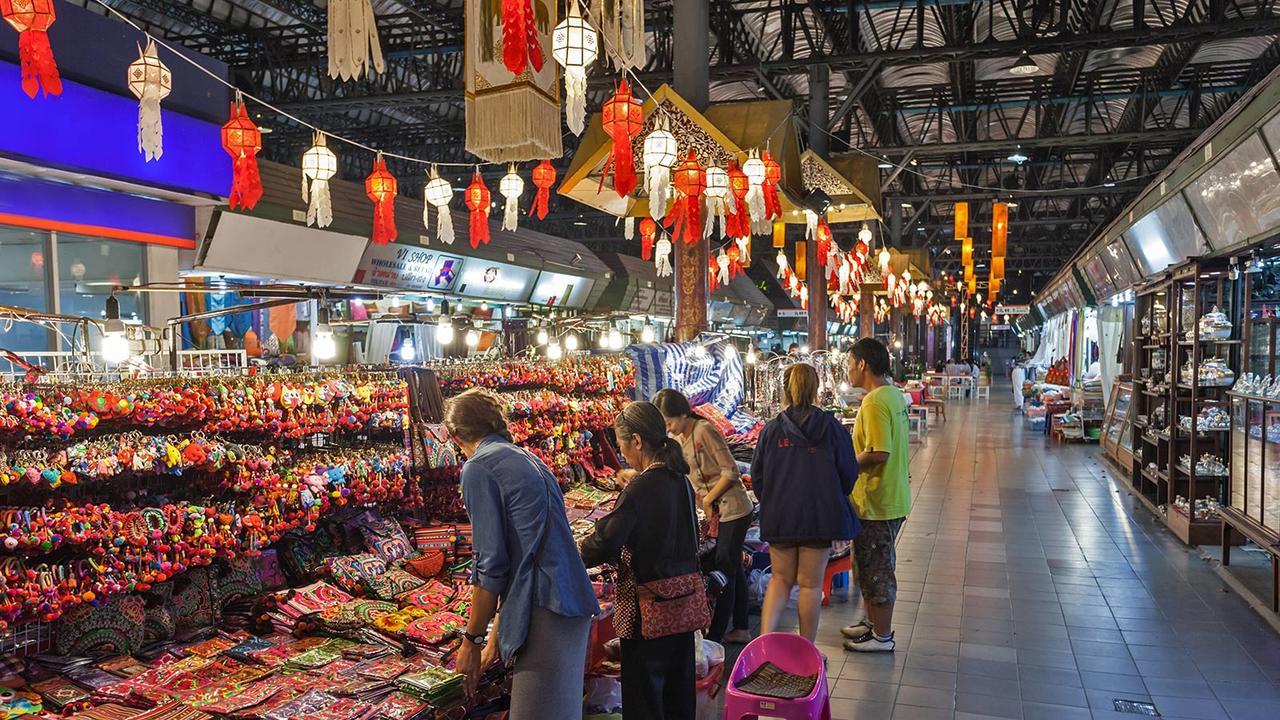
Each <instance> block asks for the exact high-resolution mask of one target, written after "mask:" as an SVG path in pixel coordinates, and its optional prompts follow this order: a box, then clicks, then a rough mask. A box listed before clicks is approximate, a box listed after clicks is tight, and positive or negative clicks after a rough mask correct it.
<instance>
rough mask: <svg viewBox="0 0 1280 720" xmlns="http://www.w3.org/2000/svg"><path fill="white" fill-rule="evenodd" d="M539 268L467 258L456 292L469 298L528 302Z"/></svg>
mask: <svg viewBox="0 0 1280 720" xmlns="http://www.w3.org/2000/svg"><path fill="white" fill-rule="evenodd" d="M537 279H538V271H537V270H534V269H532V268H526V267H520V266H519V265H508V264H507V263H500V262H493V261H491V260H482V259H480V258H474V257H473V258H466V262H465V264H464V268H463V270H462V274H461V275H459V276H458V281H457V283H456V284H455V286H454V289H453V290H454V292H456V293H458V294H459V295H464V296H466V297H473V298H480V299H483V300H499V301H505V302H528V301H530V298H529V293H530V292H531V291H532V290H533V285H534V283H535V282H536V281H537Z"/></svg>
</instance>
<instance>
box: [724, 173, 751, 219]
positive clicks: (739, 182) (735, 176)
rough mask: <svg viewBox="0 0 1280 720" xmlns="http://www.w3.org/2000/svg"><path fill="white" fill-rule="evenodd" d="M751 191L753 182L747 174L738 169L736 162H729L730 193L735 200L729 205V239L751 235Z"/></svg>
mask: <svg viewBox="0 0 1280 720" xmlns="http://www.w3.org/2000/svg"><path fill="white" fill-rule="evenodd" d="M750 191H751V181H750V180H748V179H747V174H746V173H744V172H742V168H740V167H738V162H737V161H736V160H730V161H729V192H730V193H731V194H732V195H733V200H732V201H730V205H729V237H731V238H740V237H750V235H751V215H750V214H749V212H748V210H747V193H748V192H750Z"/></svg>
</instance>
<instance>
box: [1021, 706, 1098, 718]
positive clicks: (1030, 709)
mask: <svg viewBox="0 0 1280 720" xmlns="http://www.w3.org/2000/svg"><path fill="white" fill-rule="evenodd" d="M1022 717H1023V719H1024V720H1092V719H1093V717H1094V716H1093V715H1092V714H1091V713H1090V712H1089V708H1087V707H1073V706H1066V705H1051V704H1046V703H1038V702H1023V703H1022Z"/></svg>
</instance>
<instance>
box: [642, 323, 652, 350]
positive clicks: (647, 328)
mask: <svg viewBox="0 0 1280 720" xmlns="http://www.w3.org/2000/svg"><path fill="white" fill-rule="evenodd" d="M653 339H654V332H653V325H650V324H649V323H645V324H644V328H643V329H642V330H641V331H640V342H642V343H644V344H646V345H648V344H650V343H652V342H653Z"/></svg>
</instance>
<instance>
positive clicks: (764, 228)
mask: <svg viewBox="0 0 1280 720" xmlns="http://www.w3.org/2000/svg"><path fill="white" fill-rule="evenodd" d="M746 201H747V214H748V215H750V216H751V232H752V233H754V234H756V235H764V234H766V233H769V232H772V231H773V223H772V222H770V221H769V220H767V219H766V218H765V215H767V214H768V208H766V207H765V204H764V186H762V185H754V184H753V185H752V186H751V187H750V188H748V189H747V197H746Z"/></svg>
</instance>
